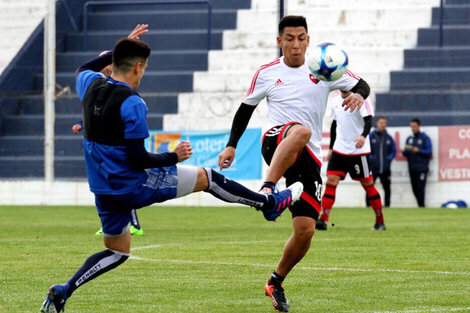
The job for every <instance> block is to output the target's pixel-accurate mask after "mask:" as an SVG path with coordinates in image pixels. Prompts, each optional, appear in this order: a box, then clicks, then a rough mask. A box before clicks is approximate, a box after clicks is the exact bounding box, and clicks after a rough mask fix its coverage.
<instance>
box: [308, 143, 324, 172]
mask: <svg viewBox="0 0 470 313" xmlns="http://www.w3.org/2000/svg"><path fill="white" fill-rule="evenodd" d="M305 149H307V151H308V153H309V154H310V156H311V157H312V158H313V160H314V161H315V162H316V163H317V164H318V166H320V168H321V162H320V160H318V159H317V157H316V156H315V154H313V152H312V150H310V149H309V148H308V147H307V146H305Z"/></svg>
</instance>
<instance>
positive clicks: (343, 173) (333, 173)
mask: <svg viewBox="0 0 470 313" xmlns="http://www.w3.org/2000/svg"><path fill="white" fill-rule="evenodd" d="M329 175H336V176H339V177H341V178H342V179H345V178H346V173H345V172H343V171H326V176H329Z"/></svg>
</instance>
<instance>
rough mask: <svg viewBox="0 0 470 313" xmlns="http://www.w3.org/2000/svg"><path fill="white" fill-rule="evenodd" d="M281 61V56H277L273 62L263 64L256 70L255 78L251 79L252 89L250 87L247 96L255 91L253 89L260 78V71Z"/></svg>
mask: <svg viewBox="0 0 470 313" xmlns="http://www.w3.org/2000/svg"><path fill="white" fill-rule="evenodd" d="M280 62H281V61H280V57H278V58H276V59H275V60H274V61H272V62H271V63H268V64H264V65H261V66H260V68H259V69H258V70H257V71H256V73H255V75H254V76H253V79H252V80H251V85H250V89H248V92H247V93H246V95H245V98H246V97H248V96H249V95H251V94H252V93H253V91H254V90H255V86H256V80H257V79H258V75H259V73H260V72H261V71H262V70H264V69H266V68H268V67H271V66H273V65H276V64H279V63H280Z"/></svg>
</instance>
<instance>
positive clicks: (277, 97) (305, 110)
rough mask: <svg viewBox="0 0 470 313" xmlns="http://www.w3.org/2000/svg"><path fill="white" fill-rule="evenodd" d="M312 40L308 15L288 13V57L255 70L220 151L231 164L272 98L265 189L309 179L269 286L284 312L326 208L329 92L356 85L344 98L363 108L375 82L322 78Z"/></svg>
mask: <svg viewBox="0 0 470 313" xmlns="http://www.w3.org/2000/svg"><path fill="white" fill-rule="evenodd" d="M309 41H310V37H309V36H308V28H307V22H306V20H305V18H304V17H303V16H286V17H284V18H283V19H282V20H281V21H280V23H279V36H278V37H277V43H278V46H279V47H280V48H281V49H282V53H283V57H280V58H277V59H275V60H274V61H272V62H270V63H268V64H265V65H263V66H261V67H260V68H259V69H258V71H257V72H256V73H255V75H254V77H253V80H252V82H251V86H250V88H249V90H248V93H247V95H246V96H245V98H244V99H243V101H242V104H241V105H240V107H239V109H238V111H237V113H236V114H235V117H234V120H233V124H232V130H231V135H230V139H229V142H228V144H227V147H226V149H225V150H224V151H222V152H221V153H220V155H219V166H220V168H221V169H224V168H227V167H229V166H230V164H231V163H232V161H233V159H234V157H235V148H236V146H237V143H238V140H239V139H240V137H241V136H242V134H243V132H244V131H245V129H246V126H247V125H248V122H249V120H250V118H251V115H252V113H253V111H254V110H255V108H256V106H257V104H258V103H259V102H260V101H261V100H262V99H263V98H266V99H267V103H268V120H269V126H270V129H269V130H268V131H267V132H266V133H265V135H264V137H263V146H262V154H263V157H264V159H265V160H266V162H267V163H268V164H269V165H270V167H269V170H268V173H267V176H266V181H265V183H264V184H263V186H262V188H261V190H262V191H263V192H267V193H269V192H276V188H275V185H276V183H277V182H278V180H279V179H280V178H281V177H282V176H284V177H285V178H286V183H287V184H288V185H289V184H291V183H293V182H295V181H301V182H302V183H303V184H304V192H303V193H302V195H301V199H300V200H299V201H297V204H296V205H293V206H291V207H290V210H291V212H292V217H293V219H292V224H293V228H294V231H293V234H292V236H291V237H290V238H289V240H288V241H287V243H286V245H285V247H284V251H283V254H282V257H281V259H280V261H279V263H278V264H277V266H276V268H275V271H274V272H273V274H272V276H271V278H270V279H269V280H268V282H267V284H266V286H265V292H266V295H268V296H270V297H271V298H272V300H273V305H274V308H275V309H277V310H279V311H282V312H287V311H288V310H289V302H288V301H287V299H286V298H285V295H284V289H283V288H282V282H283V280H284V278H285V277H286V276H287V274H288V273H289V272H290V271H291V270H292V269H293V267H294V266H295V265H296V264H297V263H298V262H299V261H300V260H301V259H302V258H303V257H304V255H305V254H306V253H307V251H308V249H309V248H310V243H311V239H312V236H313V234H314V232H315V223H316V220H317V219H318V215H319V212H320V210H321V205H320V202H321V190H322V179H321V174H320V167H321V161H320V160H321V158H320V153H321V148H320V142H321V134H322V122H323V115H324V113H325V110H326V104H327V100H328V94H329V93H330V91H332V90H335V89H341V90H344V91H349V90H352V91H353V94H352V95H351V96H350V97H348V98H347V99H345V100H344V102H343V104H344V109H345V110H348V109H349V110H354V109H356V108H359V107H360V106H361V105H362V103H363V100H364V98H367V96H368V95H369V85H368V84H367V83H366V82H365V81H363V80H362V79H360V78H359V77H357V76H355V75H354V74H352V73H350V72H348V73H347V74H345V75H343V77H341V78H340V79H338V80H337V81H334V82H324V81H320V80H318V79H316V78H315V77H314V76H313V75H312V74H311V73H310V72H309V70H308V67H307V65H306V63H305V53H306V50H307V46H308V44H309Z"/></svg>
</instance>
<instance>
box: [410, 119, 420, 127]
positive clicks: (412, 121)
mask: <svg viewBox="0 0 470 313" xmlns="http://www.w3.org/2000/svg"><path fill="white" fill-rule="evenodd" d="M411 123H416V124H418V126H421V121H420V120H419V118H414V119H412V120H411Z"/></svg>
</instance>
